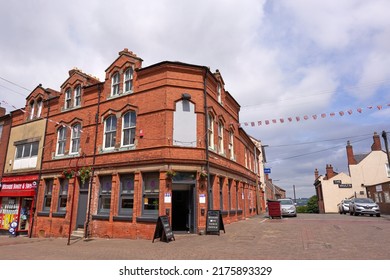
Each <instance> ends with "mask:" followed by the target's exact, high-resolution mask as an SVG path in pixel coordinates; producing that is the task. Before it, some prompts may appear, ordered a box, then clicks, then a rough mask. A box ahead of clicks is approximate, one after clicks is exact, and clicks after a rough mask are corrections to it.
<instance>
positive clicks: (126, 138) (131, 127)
mask: <svg viewBox="0 0 390 280" xmlns="http://www.w3.org/2000/svg"><path fill="white" fill-rule="evenodd" d="M135 124H136V115H135V112H134V111H130V112H127V113H126V114H124V115H123V117H122V146H131V145H134V141H135Z"/></svg>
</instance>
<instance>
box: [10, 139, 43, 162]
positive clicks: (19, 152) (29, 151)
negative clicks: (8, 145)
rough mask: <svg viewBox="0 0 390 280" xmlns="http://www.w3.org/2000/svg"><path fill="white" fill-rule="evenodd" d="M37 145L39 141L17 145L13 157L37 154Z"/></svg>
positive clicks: (29, 156) (34, 155)
mask: <svg viewBox="0 0 390 280" xmlns="http://www.w3.org/2000/svg"><path fill="white" fill-rule="evenodd" d="M38 145H39V142H32V143H26V144H20V145H17V146H16V156H15V159H21V158H31V157H36V156H38Z"/></svg>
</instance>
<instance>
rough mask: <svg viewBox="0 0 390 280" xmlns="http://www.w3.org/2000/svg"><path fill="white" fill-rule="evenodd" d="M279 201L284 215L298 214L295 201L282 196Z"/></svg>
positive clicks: (292, 215)
mask: <svg viewBox="0 0 390 280" xmlns="http://www.w3.org/2000/svg"><path fill="white" fill-rule="evenodd" d="M279 201H280V208H282V216H291V217H296V216H297V208H296V207H295V203H294V202H293V201H292V199H289V198H281V199H279Z"/></svg>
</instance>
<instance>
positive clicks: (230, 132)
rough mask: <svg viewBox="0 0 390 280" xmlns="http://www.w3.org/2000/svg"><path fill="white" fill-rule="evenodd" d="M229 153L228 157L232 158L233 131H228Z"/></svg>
mask: <svg viewBox="0 0 390 280" xmlns="http://www.w3.org/2000/svg"><path fill="white" fill-rule="evenodd" d="M229 155H230V159H234V132H233V131H232V130H230V131H229Z"/></svg>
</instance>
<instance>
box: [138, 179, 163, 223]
mask: <svg viewBox="0 0 390 280" xmlns="http://www.w3.org/2000/svg"><path fill="white" fill-rule="evenodd" d="M159 175H160V174H159V173H158V172H151V173H143V174H142V180H143V187H142V198H143V207H142V214H143V215H152V216H158V206H159V189H160V184H159V181H160V180H159Z"/></svg>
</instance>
